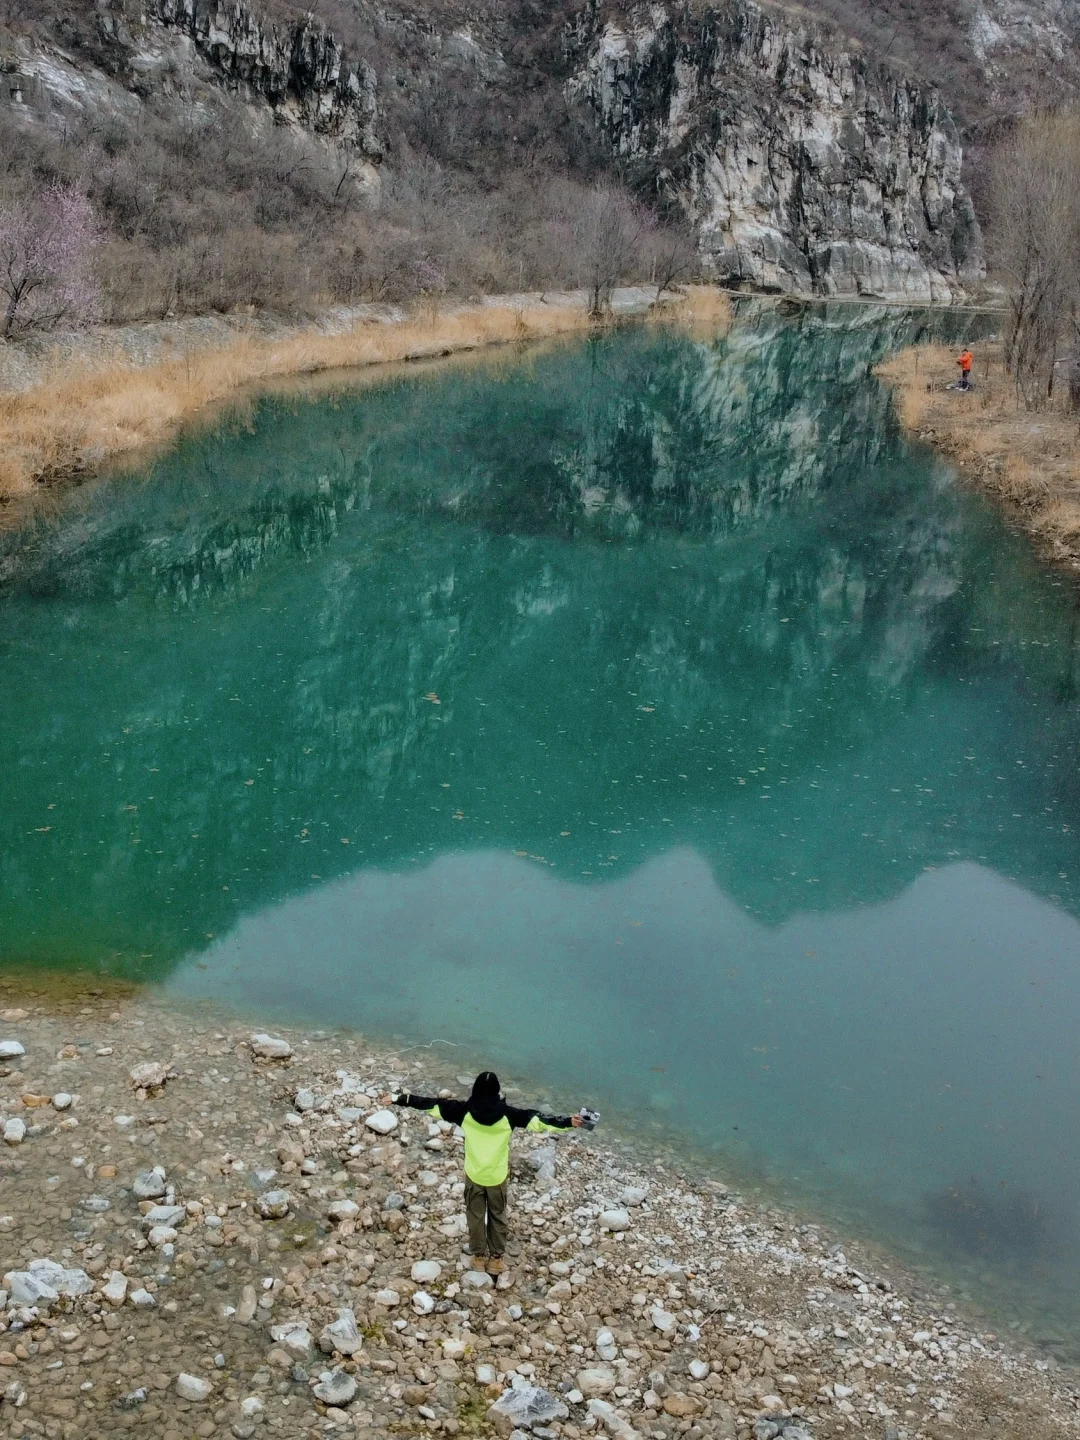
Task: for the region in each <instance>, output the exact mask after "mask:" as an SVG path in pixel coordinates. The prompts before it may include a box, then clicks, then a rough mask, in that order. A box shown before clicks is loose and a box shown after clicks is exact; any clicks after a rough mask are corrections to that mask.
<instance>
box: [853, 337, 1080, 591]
mask: <svg viewBox="0 0 1080 1440" xmlns="http://www.w3.org/2000/svg"><path fill="white" fill-rule="evenodd" d="M974 354H975V366H974V369H973V371H972V379H973V381H974V388H973V389H972V390H970V391H968V392H967V393H966V394H965V393H961V392H960V391H957V390H950V389H948V386H949V385H950V384H951V383H953V382H954V381H955V380H956V379H957V377H958V375H959V371H958V370H957V368H956V357H955V355H954V354H953V352H952V351H951V350H948V349H946V348H945V347H944V346H943V345H924V346H913V347H912V348H910V349H908V350H902V351H901V352H900V353H899V354H898V355H894V356H893V357H892V358H891V359H890V360H887V361H886V362H885V363H884V364H883V365H882V366H880V368H879V370H878V373H879V374H880V375H881V376H882V377H883V378H884V379H885V380H887V381H888V382H889V383H890V384H891V385H893V386H894V387H895V390H896V406H897V411H898V413H899V416H900V419H901V422H902V423H903V425H904V427H905V429H906V430H908V431H909V432H910V433H911V434H913V435H916V436H918V438H919V439H921V440H925V441H927V442H928V443H929V444H931V445H933V446H934V447H935V449H937V450H940V451H941V452H942V454H944V455H947V456H948V457H949V459H950V460H952V461H953V462H954V463H955V464H956V465H957V467H958V468H959V470H960V471H961V473H962V474H963V475H964V476H965V477H966V478H967V479H968V480H970V481H971V482H972V483H973V484H975V485H977V486H978V487H979V489H981V490H984V491H985V492H986V493H987V494H989V495H991V496H993V497H994V499H995V500H997V501H998V502H999V503H1000V504H1001V505H1002V506H1003V507H1004V509H1005V510H1006V511H1007V512H1008V514H1009V515H1010V517H1011V518H1012V519H1013V520H1015V521H1016V522H1017V523H1018V524H1019V525H1021V526H1022V527H1023V529H1025V530H1027V531H1028V533H1029V534H1030V535H1031V536H1032V537H1033V539H1034V540H1035V542H1036V544H1037V545H1038V547H1039V549H1040V550H1041V551H1042V552H1043V554H1044V555H1046V556H1047V558H1048V559H1050V560H1052V561H1054V562H1055V563H1057V564H1061V565H1067V566H1069V567H1070V568H1071V569H1073V570H1080V427H1078V424H1077V418H1076V416H1075V415H1070V414H1068V413H1067V412H1066V411H1065V410H1064V408H1062V409H1048V410H1045V411H1030V410H1025V409H1023V408H1022V407H1020V406H1019V405H1018V404H1017V401H1016V395H1015V392H1014V389H1013V385H1012V381H1011V380H1010V379H1009V377H1008V376H1007V375H1006V373H1005V367H1004V364H1003V362H1002V356H1001V349H1000V347H999V346H997V345H986V346H979V347H977V348H976V350H975V351H974Z"/></svg>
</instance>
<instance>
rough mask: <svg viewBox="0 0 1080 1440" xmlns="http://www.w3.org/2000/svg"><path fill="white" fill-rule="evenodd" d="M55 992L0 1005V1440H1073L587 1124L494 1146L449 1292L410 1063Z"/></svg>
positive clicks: (996, 1357)
mask: <svg viewBox="0 0 1080 1440" xmlns="http://www.w3.org/2000/svg"><path fill="white" fill-rule="evenodd" d="M58 989H59V990H60V991H61V992H62V998H57V996H56V995H55V994H53V995H49V994H48V993H45V992H43V991H33V990H31V991H27V990H26V989H25V987H19V986H17V985H16V984H15V983H14V982H12V981H6V982H4V983H3V986H2V988H0V1005H2V1006H3V1007H4V1008H3V1010H2V1021H0V1042H3V1043H2V1044H0V1057H2V1059H0V1073H2V1079H0V1097H2V1108H0V1128H2V1131H3V1144H2V1145H0V1176H2V1190H0V1255H2V1256H3V1261H4V1265H3V1269H4V1272H5V1273H4V1274H3V1276H2V1279H0V1284H2V1285H3V1287H4V1295H3V1304H2V1305H0V1332H3V1333H0V1395H2V1397H3V1398H2V1402H0V1435H3V1436H11V1437H28V1436H38V1435H44V1436H46V1437H48V1440H73V1437H83V1436H93V1437H102V1436H114V1435H123V1434H128V1433H132V1434H136V1435H138V1434H146V1435H153V1436H155V1437H161V1440H187V1437H191V1436H199V1437H211V1436H229V1435H232V1436H236V1437H237V1440H247V1437H252V1436H258V1435H260V1434H277V1435H282V1436H286V1437H294V1436H295V1437H300V1436H303V1437H309V1436H320V1435H324V1434H340V1435H345V1436H350V1435H351V1436H357V1437H363V1440H375V1437H384V1436H385V1437H389V1436H408V1437H420V1436H423V1435H428V1434H436V1435H437V1434H443V1435H461V1436H469V1435H477V1436H479V1435H489V1434H491V1435H501V1436H504V1437H505V1436H509V1435H510V1434H511V1433H512V1432H513V1433H514V1435H515V1436H516V1437H517V1440H525V1437H526V1436H527V1435H528V1434H532V1435H533V1436H536V1437H539V1440H544V1437H549V1440H550V1437H566V1440H578V1437H581V1436H583V1435H586V1434H595V1435H598V1436H603V1435H609V1436H613V1437H616V1440H633V1437H641V1440H645V1437H649V1440H674V1437H676V1436H680V1437H681V1436H686V1437H688V1440H705V1437H708V1440H773V1437H783V1440H806V1437H811V1440H831V1437H840V1436H856V1435H858V1436H872V1437H875V1440H943V1437H957V1440H959V1437H963V1440H979V1437H986V1440H990V1437H994V1440H1021V1437H1024V1440H1036V1437H1038V1440H1051V1437H1056V1436H1062V1437H1064V1436H1068V1435H1075V1434H1080V1421H1078V1410H1077V1393H1076V1390H1075V1387H1074V1384H1073V1380H1072V1377H1070V1376H1068V1375H1067V1372H1065V1371H1061V1370H1059V1371H1056V1372H1054V1371H1049V1370H1047V1368H1046V1363H1045V1362H1043V1361H1038V1360H1036V1359H1035V1358H1034V1357H1031V1356H1027V1355H1025V1354H1023V1353H1020V1352H1016V1351H1010V1350H1008V1349H1007V1348H1005V1347H1004V1346H1002V1345H1000V1344H999V1343H998V1341H997V1339H996V1338H995V1337H994V1336H993V1335H990V1334H986V1333H978V1332H976V1331H974V1330H973V1329H972V1328H971V1325H970V1323H967V1324H966V1323H965V1322H964V1320H963V1319H962V1318H961V1317H960V1316H959V1315H958V1313H957V1312H956V1311H955V1310H954V1309H953V1307H952V1306H942V1307H941V1308H940V1309H935V1308H934V1307H932V1306H927V1305H926V1304H925V1303H924V1302H920V1301H919V1300H917V1299H915V1298H914V1297H913V1296H912V1295H907V1294H903V1293H900V1292H899V1290H897V1289H895V1288H893V1284H891V1283H890V1281H889V1280H887V1279H885V1278H884V1277H882V1276H880V1275H876V1274H873V1273H870V1271H869V1268H868V1267H866V1266H865V1265H863V1266H862V1267H861V1268H860V1265H859V1264H858V1263H856V1262H855V1261H854V1260H852V1259H850V1258H848V1257H847V1256H845V1254H844V1253H843V1252H842V1251H841V1250H840V1249H839V1248H838V1247H836V1246H835V1245H833V1244H832V1243H831V1241H830V1240H829V1239H828V1238H827V1237H825V1236H824V1235H823V1234H822V1233H821V1232H820V1231H819V1230H818V1229H817V1228H815V1227H814V1226H809V1225H805V1224H801V1223H799V1221H798V1220H797V1219H794V1218H793V1217H792V1216H790V1215H788V1214H786V1213H783V1212H777V1211H770V1210H764V1209H760V1208H756V1207H753V1206H748V1205H746V1204H744V1203H742V1202H740V1201H738V1200H737V1199H736V1198H734V1197H733V1196H732V1195H730V1194H728V1193H727V1191H726V1189H725V1187H724V1186H723V1185H721V1184H718V1183H716V1182H702V1183H695V1182H694V1181H693V1180H692V1179H687V1178H684V1177H683V1176H682V1175H680V1174H678V1173H677V1172H676V1171H675V1170H673V1169H672V1168H671V1167H665V1166H662V1165H661V1164H660V1163H659V1162H656V1163H653V1164H649V1165H645V1166H641V1165H637V1166H635V1165H633V1164H632V1163H630V1162H628V1161H627V1160H626V1159H625V1157H620V1155H619V1154H618V1153H617V1151H616V1150H614V1149H613V1148H611V1147H610V1146H609V1144H607V1143H606V1142H605V1139H604V1134H603V1131H602V1130H601V1131H599V1132H597V1133H596V1134H593V1135H590V1134H587V1133H585V1132H574V1133H573V1134H572V1135H570V1136H567V1137H566V1138H560V1139H559V1140H558V1141H555V1140H553V1139H552V1137H549V1136H537V1137H531V1136H530V1137H527V1138H526V1137H520V1138H519V1139H518V1141H517V1144H516V1177H515V1182H514V1187H513V1195H512V1205H513V1224H514V1235H515V1239H514V1243H513V1245H512V1247H511V1255H510V1260H511V1268H510V1271H509V1272H508V1274H506V1275H504V1276H502V1277H500V1278H499V1280H498V1282H497V1283H496V1282H494V1281H493V1280H492V1278H491V1277H489V1276H487V1275H477V1274H471V1273H470V1272H469V1271H468V1270H467V1268H466V1267H467V1257H466V1256H465V1254H464V1251H463V1243H464V1242H463V1229H464V1225H463V1217H462V1214H461V1189H462V1186H461V1151H460V1145H459V1142H458V1140H457V1138H456V1137H455V1135H454V1133H453V1132H452V1131H450V1130H449V1128H448V1127H446V1126H444V1125H436V1124H434V1123H432V1122H431V1121H430V1120H429V1118H428V1117H427V1116H424V1115H422V1114H418V1113H416V1112H411V1111H388V1110H387V1108H386V1100H387V1097H388V1094H389V1092H390V1091H391V1090H392V1089H393V1088H395V1087H398V1086H401V1085H405V1086H407V1087H408V1088H411V1089H414V1090H419V1089H426V1088H428V1087H431V1088H437V1087H439V1086H440V1085H442V1084H444V1083H447V1082H448V1083H450V1084H452V1085H455V1086H456V1088H458V1089H460V1084H459V1083H458V1082H457V1080H456V1077H454V1076H453V1075H452V1074H450V1073H446V1072H444V1071H443V1070H441V1069H440V1068H439V1064H440V1062H439V1061H438V1060H433V1059H432V1058H431V1056H432V1054H433V1052H432V1051H430V1050H421V1051H417V1050H412V1051H408V1052H401V1053H397V1054H393V1053H387V1052H385V1051H376V1050H373V1049H371V1048H370V1047H368V1046H367V1045H366V1044H365V1043H364V1041H363V1040H362V1039H361V1038H359V1037H348V1036H342V1035H339V1034H326V1033H320V1032H299V1031H291V1030H290V1031H287V1032H284V1033H283V1032H281V1031H278V1030H276V1029H275V1030H272V1032H271V1034H270V1035H269V1036H265V1035H264V1036H263V1038H261V1039H260V1038H258V1035H259V1034H261V1032H254V1033H253V1031H252V1030H251V1028H250V1027H243V1026H241V1025H239V1024H238V1023H236V1022H230V1019H229V1018H228V1017H226V1016H222V1015H208V1014H205V1013H202V1012H196V1013H190V1014H189V1013H181V1012H177V1011H171V1010H168V1009H164V1008H160V1007H158V1006H156V1005H152V1004H150V1003H148V1002H146V1001H145V1000H144V999H141V998H140V997H138V996H137V995H131V994H129V993H125V992H122V991H119V990H115V991H114V990H111V989H108V988H103V987H102V986H101V985H100V984H98V983H96V982H86V983H85V984H84V983H82V982H76V981H74V980H70V981H65V982H64V984H63V986H62V987H58ZM511 1098H514V1099H518V1100H520V1101H522V1102H524V1101H525V1100H526V1099H527V1097H524V1096H517V1095H513V1094H512V1097H511ZM5 1305H6V1308H3V1306H5Z"/></svg>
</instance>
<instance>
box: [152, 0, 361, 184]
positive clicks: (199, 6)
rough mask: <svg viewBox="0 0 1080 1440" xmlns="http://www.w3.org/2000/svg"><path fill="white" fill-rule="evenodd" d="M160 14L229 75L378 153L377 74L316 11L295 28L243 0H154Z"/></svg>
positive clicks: (325, 130) (294, 114)
mask: <svg viewBox="0 0 1080 1440" xmlns="http://www.w3.org/2000/svg"><path fill="white" fill-rule="evenodd" d="M153 13H154V14H155V18H157V19H158V20H160V21H162V22H163V23H165V24H166V25H173V26H177V27H178V28H180V29H181V30H183V31H184V33H186V34H187V35H188V36H189V37H190V38H191V40H192V42H193V43H194V45H195V48H196V49H197V50H198V52H199V53H200V55H202V57H203V58H204V59H205V60H207V61H208V62H209V63H210V64H212V65H213V66H214V67H215V68H216V69H217V70H218V71H219V72H220V74H221V75H222V77H223V78H224V79H226V80H227V81H229V82H231V83H234V84H239V85H246V86H248V87H250V88H251V89H252V90H254V91H255V92H257V93H258V94H259V95H261V96H262V97H263V99H265V100H266V101H268V102H269V104H270V105H271V106H273V107H274V109H275V110H278V111H282V112H285V113H286V115H287V116H288V118H291V119H295V120H296V121H298V122H299V123H300V124H303V125H305V126H307V127H308V128H309V129H311V130H314V131H316V132H317V133H319V134H324V135H327V136H330V137H332V138H333V139H335V140H338V141H344V142H347V143H351V144H354V145H357V146H358V147H359V148H360V149H361V150H362V151H363V152H364V153H365V154H367V155H370V156H373V157H374V156H377V155H380V154H381V153H382V147H381V145H380V143H379V140H378V138H377V136H376V133H375V122H376V119H377V114H378V110H377V104H376V98H375V73H374V71H373V70H372V69H371V67H370V66H369V65H368V64H367V63H366V61H364V60H349V59H348V58H347V57H346V55H345V52H344V50H343V48H342V46H341V45H340V44H339V42H338V41H337V39H336V38H335V37H334V36H333V35H332V34H331V33H330V32H329V31H328V30H325V29H324V28H323V27H322V26H321V25H319V24H317V23H316V22H315V21H313V20H312V19H311V18H310V16H309V17H308V18H306V19H305V20H302V21H300V22H298V23H297V24H295V25H293V26H291V27H290V26H279V25H274V24H271V23H269V22H267V21H265V20H262V19H260V18H259V16H257V15H256V14H255V13H254V12H253V11H252V10H250V9H248V8H247V7H246V6H245V5H244V4H242V3H239V0H154V6H153Z"/></svg>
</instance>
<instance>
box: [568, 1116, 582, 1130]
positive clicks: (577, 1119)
mask: <svg viewBox="0 0 1080 1440" xmlns="http://www.w3.org/2000/svg"><path fill="white" fill-rule="evenodd" d="M570 1124H571V1125H573V1127H574V1129H575V1130H580V1129H581V1127H582V1126H583V1125H584V1124H585V1121H584V1120H583V1119H582V1118H581V1116H580V1115H575V1116H573V1117H572V1119H571V1121H570Z"/></svg>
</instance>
